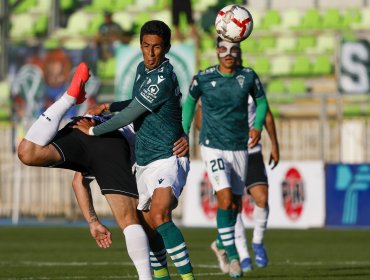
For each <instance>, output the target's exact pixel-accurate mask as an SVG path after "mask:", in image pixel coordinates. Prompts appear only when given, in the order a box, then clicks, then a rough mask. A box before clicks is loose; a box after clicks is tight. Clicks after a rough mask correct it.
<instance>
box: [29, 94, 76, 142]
mask: <svg viewBox="0 0 370 280" xmlns="http://www.w3.org/2000/svg"><path fill="white" fill-rule="evenodd" d="M75 103H76V98H74V97H72V96H70V95H68V94H67V93H64V94H63V96H62V97H61V98H59V99H58V100H57V101H55V102H54V103H53V104H52V105H51V106H50V107H49V108H48V109H47V110H46V111H45V112H44V113H43V114H42V115H41V116H40V117H39V118H38V119H37V120H36V121H35V122H34V123H33V125H32V126H31V127H30V129H29V130H28V131H27V134H26V136H25V137H24V138H25V139H27V140H28V141H31V142H33V143H35V144H37V145H40V146H45V145H46V144H48V143H49V142H50V141H51V140H52V139H53V137H54V136H55V134H56V133H57V132H58V129H59V124H60V121H61V120H62V118H63V116H64V115H65V113H67V111H68V110H69V109H70V108H71V107H72V106H73V105H74V104H75Z"/></svg>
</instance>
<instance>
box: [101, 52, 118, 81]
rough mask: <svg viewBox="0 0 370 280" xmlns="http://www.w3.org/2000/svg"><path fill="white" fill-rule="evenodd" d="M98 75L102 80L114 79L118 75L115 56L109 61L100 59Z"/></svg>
mask: <svg viewBox="0 0 370 280" xmlns="http://www.w3.org/2000/svg"><path fill="white" fill-rule="evenodd" d="M97 72H98V76H99V78H100V79H102V80H113V79H114V77H115V75H116V59H115V58H114V57H112V58H110V59H108V60H107V61H102V60H99V61H98V69H97Z"/></svg>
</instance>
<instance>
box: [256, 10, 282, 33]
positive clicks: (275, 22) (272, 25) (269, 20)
mask: <svg viewBox="0 0 370 280" xmlns="http://www.w3.org/2000/svg"><path fill="white" fill-rule="evenodd" d="M280 23H281V16H280V13H279V11H277V10H268V11H267V12H266V13H265V15H264V17H263V19H262V22H261V25H260V27H259V28H260V29H262V30H270V29H276V28H278V27H279V26H280Z"/></svg>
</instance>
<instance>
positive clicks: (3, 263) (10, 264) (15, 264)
mask: <svg viewBox="0 0 370 280" xmlns="http://www.w3.org/2000/svg"><path fill="white" fill-rule="evenodd" d="M91 265H95V266H103V265H117V266H119V265H120V266H133V264H132V263H131V262H36V261H16V262H12V261H0V267H2V266H7V267H20V266H38V267H43V266H91ZM269 265H271V266H286V265H291V266H321V265H369V266H370V261H338V262H335V261H334V262H330V261H329V262H322V261H317V262H297V261H290V260H286V261H284V262H271V263H269ZM169 266H173V265H172V264H169ZM192 266H193V267H198V268H211V269H219V268H218V265H216V264H194V265H192Z"/></svg>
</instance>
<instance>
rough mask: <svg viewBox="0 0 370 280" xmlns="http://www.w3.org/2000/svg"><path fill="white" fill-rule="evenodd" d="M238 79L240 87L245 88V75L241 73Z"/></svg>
mask: <svg viewBox="0 0 370 280" xmlns="http://www.w3.org/2000/svg"><path fill="white" fill-rule="evenodd" d="M236 79H237V80H238V83H239V85H240V88H243V85H244V80H245V77H244V76H243V75H239V76H237V77H236Z"/></svg>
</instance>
